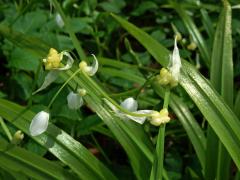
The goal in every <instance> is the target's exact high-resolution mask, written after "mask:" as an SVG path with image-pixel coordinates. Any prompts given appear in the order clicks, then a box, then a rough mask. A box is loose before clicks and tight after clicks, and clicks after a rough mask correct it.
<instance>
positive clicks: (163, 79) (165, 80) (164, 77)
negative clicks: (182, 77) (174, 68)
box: [157, 68, 178, 88]
mask: <svg viewBox="0 0 240 180" xmlns="http://www.w3.org/2000/svg"><path fill="white" fill-rule="evenodd" d="M157 81H158V83H159V84H160V85H162V86H168V85H169V86H170V87H171V88H173V87H175V86H177V85H178V81H177V80H175V79H174V78H173V76H172V74H171V73H170V72H169V71H168V70H167V69H166V68H162V69H161V70H160V74H159V75H158V76H157Z"/></svg>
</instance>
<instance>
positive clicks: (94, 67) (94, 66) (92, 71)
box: [79, 54, 98, 76]
mask: <svg viewBox="0 0 240 180" xmlns="http://www.w3.org/2000/svg"><path fill="white" fill-rule="evenodd" d="M91 55H92V56H93V63H92V65H91V66H88V65H87V63H86V61H81V62H80V63H79V68H80V69H81V70H82V71H84V72H85V73H86V74H87V75H89V76H93V75H94V74H96V72H97V70H98V60H97V58H96V56H95V55H94V54H91Z"/></svg>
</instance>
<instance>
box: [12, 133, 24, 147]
mask: <svg viewBox="0 0 240 180" xmlns="http://www.w3.org/2000/svg"><path fill="white" fill-rule="evenodd" d="M23 138H24V134H23V133H22V131H20V130H18V131H17V132H16V133H15V134H14V136H13V138H12V144H16V145H18V144H20V143H21V141H22V140H23Z"/></svg>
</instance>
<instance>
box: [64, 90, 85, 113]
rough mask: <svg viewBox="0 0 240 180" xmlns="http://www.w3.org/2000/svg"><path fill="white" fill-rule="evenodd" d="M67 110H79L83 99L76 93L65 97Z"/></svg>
mask: <svg viewBox="0 0 240 180" xmlns="http://www.w3.org/2000/svg"><path fill="white" fill-rule="evenodd" d="M67 102H68V107H69V109H73V110H76V109H79V108H80V107H81V106H82V105H83V98H82V96H80V94H78V93H74V92H72V91H71V92H70V93H69V94H68V96H67Z"/></svg>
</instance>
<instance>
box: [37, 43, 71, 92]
mask: <svg viewBox="0 0 240 180" xmlns="http://www.w3.org/2000/svg"><path fill="white" fill-rule="evenodd" d="M64 56H66V57H67V62H66V64H65V65H64V66H63V67H62V64H61V61H62V60H63V57H64ZM43 63H44V65H45V69H46V70H50V72H49V73H48V74H47V75H46V77H45V79H44V82H43V84H42V86H41V87H40V88H39V89H37V90H36V91H35V92H34V93H33V94H36V93H38V92H39V91H42V90H43V89H45V88H47V87H48V86H49V85H50V84H51V83H52V82H53V81H55V80H56V79H57V77H58V75H59V73H60V71H64V70H68V69H70V68H71V67H72V65H73V63H74V60H73V58H72V57H71V55H70V54H69V53H68V52H66V51H62V52H60V53H58V52H57V50H56V49H54V48H51V49H50V50H49V53H48V56H47V58H45V59H43Z"/></svg>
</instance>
